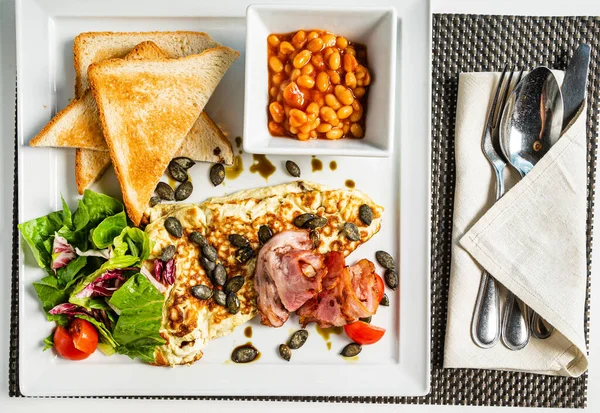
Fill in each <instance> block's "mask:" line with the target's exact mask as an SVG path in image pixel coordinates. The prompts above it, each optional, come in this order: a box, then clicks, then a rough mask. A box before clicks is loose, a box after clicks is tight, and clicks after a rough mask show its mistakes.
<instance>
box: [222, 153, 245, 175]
mask: <svg viewBox="0 0 600 413" xmlns="http://www.w3.org/2000/svg"><path fill="white" fill-rule="evenodd" d="M243 171H244V163H243V162H242V157H241V156H239V155H236V156H234V157H233V165H231V166H226V167H225V177H226V178H227V179H235V178H237V177H239V176H240V175H241V174H242V172H243Z"/></svg>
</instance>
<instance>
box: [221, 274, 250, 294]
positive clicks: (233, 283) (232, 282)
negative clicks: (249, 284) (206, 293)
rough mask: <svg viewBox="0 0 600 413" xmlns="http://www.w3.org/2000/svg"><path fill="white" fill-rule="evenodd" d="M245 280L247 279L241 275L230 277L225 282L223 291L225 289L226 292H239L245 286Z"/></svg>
mask: <svg viewBox="0 0 600 413" xmlns="http://www.w3.org/2000/svg"><path fill="white" fill-rule="evenodd" d="M245 281H246V279H245V278H244V277H242V276H241V275H238V276H236V277H232V278H230V279H228V280H227V282H226V283H225V287H224V288H223V291H225V292H226V293H237V292H238V291H239V290H240V289H241V288H242V287H243V286H244V282H245Z"/></svg>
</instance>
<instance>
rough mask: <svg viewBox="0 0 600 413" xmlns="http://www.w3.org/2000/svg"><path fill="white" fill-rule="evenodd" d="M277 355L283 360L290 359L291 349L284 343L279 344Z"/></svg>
mask: <svg viewBox="0 0 600 413" xmlns="http://www.w3.org/2000/svg"><path fill="white" fill-rule="evenodd" d="M279 355H280V356H281V358H282V359H284V360H285V361H290V359H291V358H292V350H291V349H290V348H289V347H288V346H287V345H285V344H280V345H279Z"/></svg>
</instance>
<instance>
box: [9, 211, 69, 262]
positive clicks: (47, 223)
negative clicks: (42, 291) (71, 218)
mask: <svg viewBox="0 0 600 413" xmlns="http://www.w3.org/2000/svg"><path fill="white" fill-rule="evenodd" d="M62 226H63V213H62V212H61V211H57V212H52V213H51V214H48V215H46V216H43V217H40V218H36V219H32V220H31V221H27V222H23V223H22V224H19V225H18V227H19V230H20V231H21V234H23V238H25V241H27V244H28V245H29V247H30V248H31V251H32V252H33V256H34V257H35V260H36V261H37V263H38V265H39V266H40V267H41V268H43V269H44V270H46V271H47V272H48V274H53V273H54V271H52V268H51V266H52V239H54V233H55V232H57V231H58V230H59V229H60V228H61V227H62Z"/></svg>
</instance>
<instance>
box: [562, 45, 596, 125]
mask: <svg viewBox="0 0 600 413" xmlns="http://www.w3.org/2000/svg"><path fill="white" fill-rule="evenodd" d="M589 65H590V46H589V45H587V44H580V45H579V47H578V48H577V50H575V53H574V54H573V57H572V58H571V61H570V62H569V66H568V67H567V71H566V72H565V79H564V81H563V84H562V87H561V92H562V96H563V104H564V106H563V108H564V109H563V111H564V112H563V127H562V129H563V131H564V130H565V128H566V127H567V125H568V124H569V122H571V120H573V118H574V117H575V115H576V114H577V111H578V110H579V107H580V106H581V104H582V103H583V101H584V100H585V92H586V88H587V77H588V67H589Z"/></svg>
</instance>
